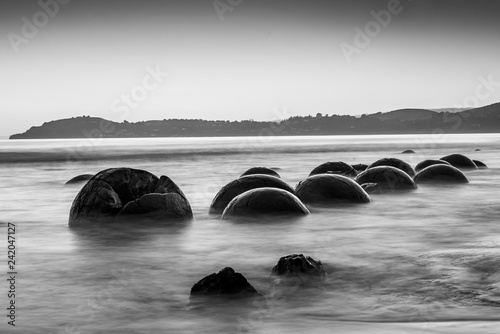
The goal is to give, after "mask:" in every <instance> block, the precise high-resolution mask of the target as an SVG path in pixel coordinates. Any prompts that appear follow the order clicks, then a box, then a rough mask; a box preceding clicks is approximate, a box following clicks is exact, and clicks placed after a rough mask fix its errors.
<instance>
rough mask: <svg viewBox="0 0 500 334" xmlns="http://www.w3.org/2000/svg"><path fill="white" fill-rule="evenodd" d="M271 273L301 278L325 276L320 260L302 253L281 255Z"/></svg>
mask: <svg viewBox="0 0 500 334" xmlns="http://www.w3.org/2000/svg"><path fill="white" fill-rule="evenodd" d="M272 274H273V275H276V276H282V277H298V278H300V279H301V280H304V279H308V278H311V277H316V278H324V277H326V272H325V270H324V269H323V264H322V263H321V261H316V260H315V259H313V258H312V257H310V256H304V255H303V254H291V255H287V256H283V257H282V258H280V259H279V261H278V263H277V264H276V265H275V266H274V267H273V269H272Z"/></svg>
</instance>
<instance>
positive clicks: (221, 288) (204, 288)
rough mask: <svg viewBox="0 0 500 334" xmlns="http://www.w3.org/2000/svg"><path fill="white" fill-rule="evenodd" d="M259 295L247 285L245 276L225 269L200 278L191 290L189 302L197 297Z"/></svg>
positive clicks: (227, 268)
mask: <svg viewBox="0 0 500 334" xmlns="http://www.w3.org/2000/svg"><path fill="white" fill-rule="evenodd" d="M257 296H260V293H259V292H258V291H257V290H256V289H255V288H254V287H253V286H252V285H251V284H250V283H248V281H247V279H246V278H245V276H243V275H242V274H240V273H237V272H235V271H234V269H233V268H230V267H226V268H224V269H222V270H220V271H219V272H218V273H213V274H211V275H208V276H206V277H204V278H202V279H201V280H200V281H198V282H197V283H196V284H194V285H193V287H192V288H191V293H190V300H191V301H192V300H193V299H196V298H199V297H210V298H211V297H237V298H244V297H257Z"/></svg>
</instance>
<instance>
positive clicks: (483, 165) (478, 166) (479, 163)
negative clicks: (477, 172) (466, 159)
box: [472, 160, 488, 169]
mask: <svg viewBox="0 0 500 334" xmlns="http://www.w3.org/2000/svg"><path fill="white" fill-rule="evenodd" d="M472 161H474V163H475V164H476V166H477V168H479V169H486V168H488V166H486V164H485V163H484V162H482V161H479V160H472Z"/></svg>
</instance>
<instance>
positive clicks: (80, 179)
mask: <svg viewBox="0 0 500 334" xmlns="http://www.w3.org/2000/svg"><path fill="white" fill-rule="evenodd" d="M92 176H94V175H93V174H82V175H78V176H75V177H74V178H72V179H71V180H69V181H68V182H66V183H65V184H73V183H80V182H86V181H88V180H90V179H91V178H92Z"/></svg>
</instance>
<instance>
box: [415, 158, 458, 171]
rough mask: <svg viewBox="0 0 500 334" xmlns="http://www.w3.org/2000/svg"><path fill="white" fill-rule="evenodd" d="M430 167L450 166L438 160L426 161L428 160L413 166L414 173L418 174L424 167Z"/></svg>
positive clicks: (446, 162)
mask: <svg viewBox="0 0 500 334" xmlns="http://www.w3.org/2000/svg"><path fill="white" fill-rule="evenodd" d="M432 165H448V166H451V164H450V163H449V162H448V161H444V160H438V159H428V160H424V161H420V162H419V163H418V164H417V165H416V166H415V171H417V172H420V171H421V170H422V169H424V168H425V167H429V166H432Z"/></svg>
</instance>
